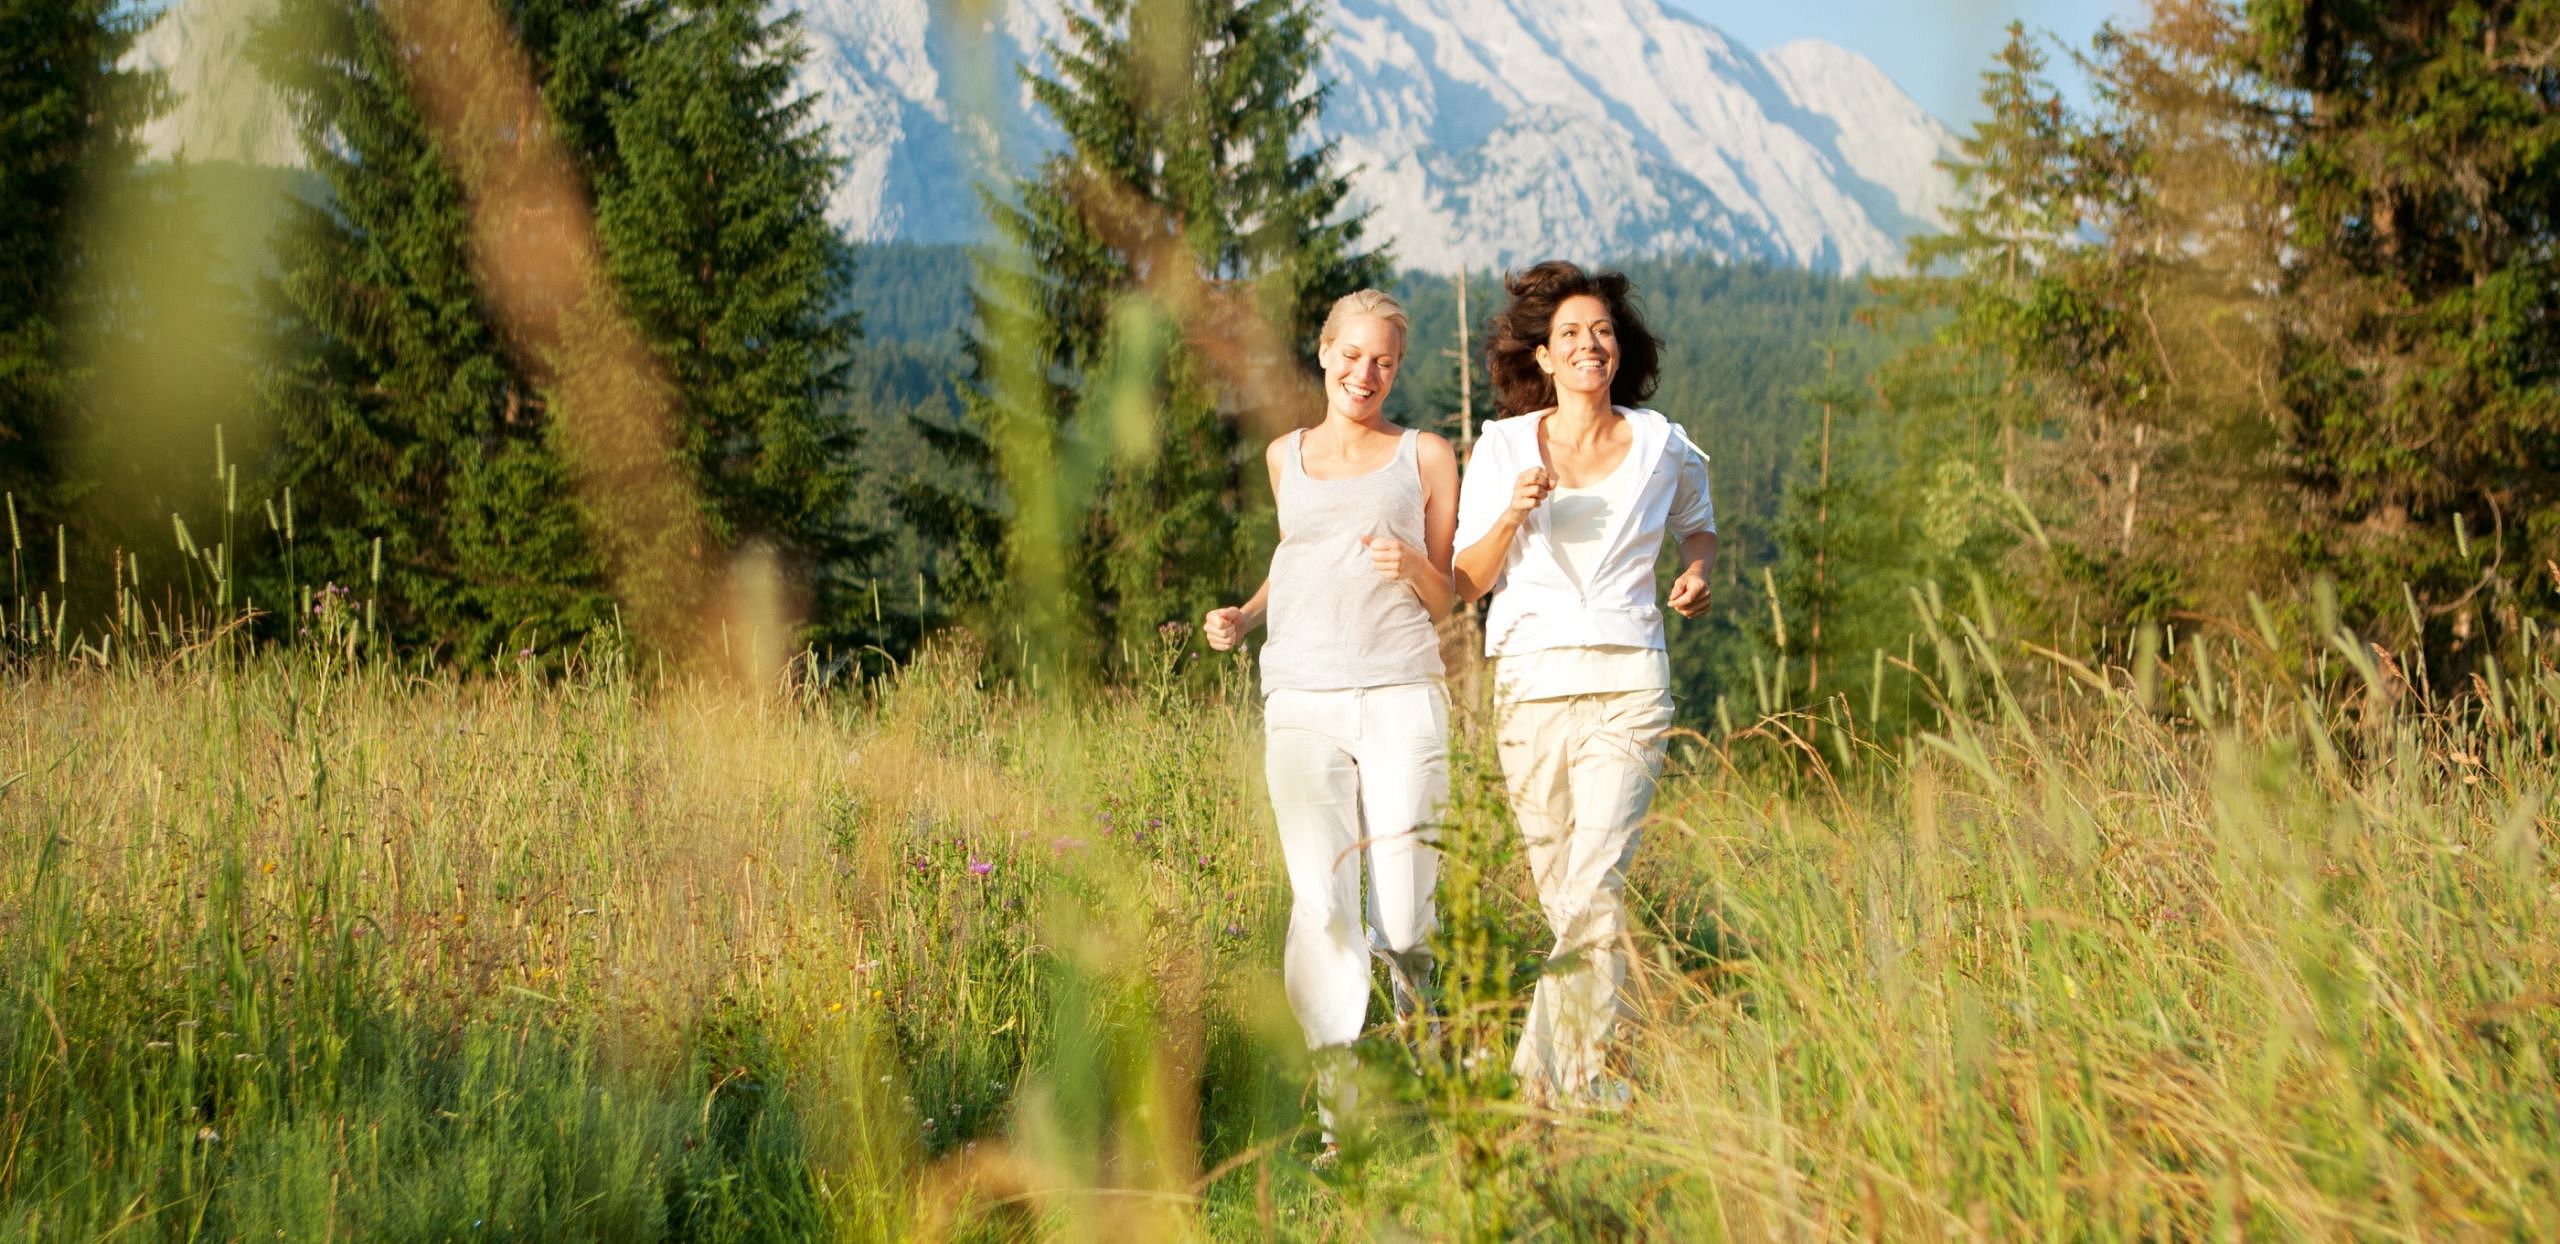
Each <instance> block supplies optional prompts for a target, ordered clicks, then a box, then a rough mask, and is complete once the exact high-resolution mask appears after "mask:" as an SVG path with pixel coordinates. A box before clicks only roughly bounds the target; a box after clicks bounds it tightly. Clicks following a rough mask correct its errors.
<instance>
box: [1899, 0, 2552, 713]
mask: <svg viewBox="0 0 2560 1244" xmlns="http://www.w3.org/2000/svg"><path fill="white" fill-rule="evenodd" d="M2555 38H2560V7H2555V6H2552V5H2549V4H2536V3H2519V4H2495V5H2463V6H2451V7H2444V6H2393V5H2381V4H2359V5H2346V6H2316V5H2307V4H2292V3H2281V2H2269V3H2251V4H2246V5H2235V4H2228V3H2220V2H2218V0H2179V2H2177V3H2171V4H2166V5H2162V6H2158V7H2157V9H2156V11H2155V12H2154V13H2153V14H2152V15H2151V16H2150V18H2149V19H2148V20H2147V21H2146V22H2144V23H2142V24H2141V25H2139V26H2136V27H2134V28H2131V29H2115V28H2110V29H2109V30H2107V31H2105V32H2103V33H2102V34H2101V35H2100V36H2099V37H2098V39H2097V40H2096V41H2095V43H2094V44H2093V46H2092V48H2091V49H2090V50H2089V51H2088V52H2087V53H2086V54H2085V55H2083V56H2082V58H2081V60H2082V64H2083V67H2084V68H2085V69H2086V70H2087V72H2088V73H2089V75H2090V77H2091V79H2092V83H2093V89H2094V92H2095V95H2096V99H2097V106H2096V108H2095V109H2094V110H2092V111H2091V112H2090V113H2088V114H2087V115H2080V114H2076V113H2074V112H2072V111H2071V110H2069V109H2066V108H2065V107H2064V106H2063V104H2062V102H2061V100H2060V97H2059V95H2058V93H2057V92H2055V90H2054V89H2053V87H2052V85H2051V84H2050V82H2049V81H2047V80H2046V79H2045V78H2044V76H2043V56H2042V54H2041V53H2040V52H2039V51H2038V50H2037V49H2036V47H2035V46H2034V44H2033V43H2032V41H2031V40H2029V39H2028V37H2027V35H2026V34H2025V32H2024V31H2023V29H2021V28H2017V27H2013V28H2012V31H2011V40H2010V43H2009V46H2008V47H2007V48H2006V49H2004V51H2003V52H2002V53H2001V56H2000V58H1999V60H1998V62H1997V64H1996V65H1995V66H1994V67H1993V69H1992V70H1991V71H1990V72H1989V73H1987V74H1986V75H1985V81H1986V89H1985V92H1984V95H1983V99H1984V102H1985V104H1986V105H1987V106H1988V109H1989V116H1988V117H1987V118H1986V119H1985V120H1984V121H1983V122H1982V123H1981V124H1979V125H1977V126H1976V128H1975V130H1974V132H1973V134H1972V135H1971V136H1970V137H1968V138H1967V139H1966V140H1965V143H1964V148H1963V150H1964V155H1963V159H1962V160H1961V161H1960V162H1959V163H1958V164H1957V165H1956V173H1957V176H1958V179H1959V181H1960V183H1961V184H1962V185H1963V186H1964V187H1965V188H1966V189H1967V190H1968V191H1970V192H1971V194H1972V201H1971V203H1970V205H1969V206H1967V207H1965V208H1962V209H1959V210H1957V211H1956V212H1954V213H1952V215H1951V219H1950V224H1951V226H1952V227H1951V228H1950V230H1949V231H1948V232H1947V233H1946V234H1944V235H1941V236H1937V237H1931V238H1924V239H1920V240H1918V241H1916V242H1915V243H1914V244H1913V248H1912V254H1913V257H1914V261H1915V266H1916V267H1917V268H1919V270H1920V272H1921V275H1920V276H1918V277H1916V278H1914V279H1912V280H1910V281H1908V282H1905V283H1903V284H1902V285H1901V287H1900V293H1901V295H1902V297H1901V302H1902V304H1903V305H1905V306H1909V307H1915V308H1921V309H1924V310H1928V311H1930V312H1932V313H1935V314H1937V315H1940V316H1943V317H1944V318H1943V320H1942V321H1941V322H1940V324H1939V327H1938V328H1937V329H1936V331H1935V332H1933V333H1932V334H1931V335H1930V337H1929V338H1928V339H1927V340H1926V341H1924V342H1921V343H1918V344H1915V345H1913V346H1912V347H1911V348H1909V349H1907V350H1906V351H1905V352H1904V353H1903V354H1902V355H1901V356H1899V357H1898V358H1896V359H1895V360H1894V361H1893V362H1892V363H1891V364H1890V365H1888V366H1887V367H1886V368H1885V369H1884V370H1883V371H1882V372H1881V373H1880V375H1879V379H1878V394H1879V396H1880V398H1881V399H1882V407H1883V418H1882V419H1880V420H1878V421H1875V422H1873V423H1871V424H1869V425H1868V426H1867V427H1866V428H1865V429H1864V430H1863V431H1862V432H1861V433H1860V435H1862V436H1865V437H1870V438H1873V439H1874V440H1875V442H1876V444H1877V446H1878V447H1882V446H1888V445H1889V446H1892V447H1893V451H1894V452H1895V453H1896V454H1898V455H1899V456H1900V458H1901V465H1900V467H1899V468H1898V470H1899V472H1900V474H1901V476H1902V480H1901V482H1900V483H1899V484H1898V485H1897V486H1895V487H1894V488H1893V489H1892V490H1891V491H1892V492H1893V493H1894V494H1897V495H1902V496H1912V495H1917V494H1916V493H1915V492H1914V488H1915V486H1916V485H1920V484H1923V483H1924V482H1925V481H1926V480H1928V479H1930V478H1932V477H1942V478H1954V477H1958V476H1969V477H1970V478H1972V479H1974V480H1976V481H1985V482H1987V481H1989V480H1992V479H1995V478H1996V479H1997V480H1998V481H1999V483H1998V485H1997V487H1996V489H1994V490H1992V491H1990V492H1979V491H1977V495H1980V496H1982V497H1983V498H1984V499H1985V500H1986V501H1989V502H1990V504H1988V505H1986V506H1982V507H1978V512H1979V513H1981V514H1983V515H1986V516H1988V517H1989V518H1990V520H1991V522H1992V523H1993V524H1994V525H1996V526H2012V527H2013V529H2014V530H2013V534H2012V537H2011V538H2010V539H2006V540H1990V541H1977V542H1968V541H1961V540H1960V541H1958V542H1957V544H1958V545H1959V546H1961V547H1967V548H1970V549H1971V550H1972V551H1971V552H1970V553H1968V554H1967V555H1965V556H1963V557H1961V558H1958V559H1957V560H1956V561H1955V562H1953V563H1948V564H1941V565H1940V566H1939V567H1938V568H1937V570H1938V574H1939V577H1943V578H1944V579H1945V581H1947V582H1955V581H1958V580H1959V579H1961V578H1963V577H1965V576H1968V575H1981V576H1983V577H1985V578H1986V579H1988V580H1990V581H1991V582H1994V583H1997V584H1999V585H2000V588H2001V590H2000V591H1999V592H1997V593H1995V595H1996V596H1998V597H1999V598H2000V600H2001V601H2002V602H2003V609H2004V612H2006V613H2008V614H2010V615H2012V616H2014V617H2015V618H2017V619H2018V620H2019V621H2020V622H2021V624H2023V625H2027V626H2029V627H2030V628H2031V629H2032V631H2033V633H2035V634H2036V635H2037V636H2038V637H2039V638H2041V639H2046V640H2049V641H2050V642H2054V643H2057V644H2060V645H2062V646H2063V647H2064V648H2065V649H2066V650H2070V651H2076V652H2083V653H2087V652H2090V651H2093V650H2094V649H2095V648H2097V647H2098V646H2100V644H2101V641H2103V640H2106V639H2107V637H2110V636H2114V637H2122V636H2125V635H2127V634H2128V633H2129V632H2131V631H2134V630H2138V629H2140V628H2143V627H2148V626H2156V625H2159V624H2162V623H2167V622H2180V621H2183V622H2185V623H2187V624H2188V625H2189V626H2192V625H2193V624H2194V623H2195V621H2196V620H2197V619H2199V618H2205V619H2218V620H2220V621H2221V622H2224V623H2236V622H2237V621H2238V620H2239V619H2243V618H2247V617H2250V616H2252V614H2253V613H2255V612H2256V611H2259V610H2260V609H2261V608H2262V604H2261V602H2263V601H2264V600H2266V599H2296V600H2299V599H2306V598H2309V597H2310V596H2311V595H2312V594H2313V593H2312V589H2313V586H2314V585H2315V583H2318V582H2324V581H2325V582H2329V583H2332V584H2334V586H2335V588H2336V589H2337V591H2338V594H2339V600H2338V603H2339V605H2340V607H2341V609H2342V610H2343V612H2344V615H2345V616H2346V617H2347V618H2348V619H2350V620H2351V621H2352V622H2353V623H2354V624H2355V625H2356V626H2357V627H2359V628H2360V629H2362V630H2363V631H2365V632H2366V633H2368V634H2371V635H2374V636H2376V637H2378V638H2382V639H2384V640H2385V641H2386V642H2389V643H2391V644H2392V645H2394V646H2397V647H2403V648H2406V649H2408V650H2410V651H2413V652H2414V651H2424V652H2426V653H2428V654H2429V659H2430V660H2432V661H2434V662H2437V663H2439V666H2440V667H2441V668H2438V669H2437V670H2435V671H2432V672H2433V673H2434V674H2436V675H2439V676H2441V675H2444V674H2448V673H2453V672H2456V671H2460V670H2468V669H2471V668H2474V666H2475V663H2476V662H2477V661H2478V660H2479V659H2480V654H2481V653H2484V652H2486V651H2490V650H2492V649H2494V648H2495V647H2496V646H2497V645H2496V644H2495V643H2494V642H2492V641H2493V640H2494V638H2495V637H2496V636H2499V635H2509V634H2513V633H2515V632H2517V631H2518V629H2519V628H2520V627H2522V625H2523V623H2524V622H2525V621H2526V620H2528V619H2530V618H2542V619H2544V620H2546V621H2547V620H2549V619H2550V618H2551V617H2553V616H2555V615H2560V582H2554V581H2550V580H2546V579H2545V578H2544V577H2543V574H2542V572H2543V571H2545V570H2546V569H2547V567H2546V566H2545V563H2546V562H2550V561H2552V560H2554V558H2555V555H2560V544H2554V543H2553V542H2552V533H2553V532H2555V531H2560V519H2555V518H2554V517H2552V516H2553V515H2554V514H2560V475H2555V474H2554V472H2553V466H2554V464H2555V463H2560V385H2555V384H2554V383H2553V381H2554V379H2555V375H2554V371H2553V369H2554V367H2555V365H2560V363H2555V360H2560V336H2555V333H2560V327H2555V325H2560V314H2555V312H2560V305H2555V299H2560V271H2556V270H2555V269H2554V268H2553V265H2554V264H2555V263H2560V259H2555V256H2560V213H2555V210H2554V209H2555V207H2560V158H2555V156H2554V154H2553V153H2554V152H2555V151H2560V144H2555V143H2554V142H2553V141H2552V140H2553V137H2554V135H2560V104H2555V102H2554V101H2555V99H2560V90H2555V87H2554V81H2555V79H2554V76H2553V75H2554V70H2553V69H2552V67H2551V65H2550V64H2549V63H2548V58H2547V57H2541V56H2539V55H2538V54H2537V53H2529V52H2523V51H2519V49H2524V48H2540V47H2545V46H2548V45H2550V44H2551V43H2552V42H2553V41H2554V39H2555ZM2003 511H2005V513H2003ZM2013 520H2014V521H2013ZM2004 550H2006V551H2004ZM1904 560H1905V562H1906V564H1905V565H1904V566H1903V567H1901V568H1900V569H1898V570H1895V571H1893V572H1892V573H1896V574H1899V575H1902V576H1904V577H1905V578H1906V580H1909V579H1911V577H1912V576H1914V575H1920V574H1925V573H1927V571H1926V570H1925V569H1924V567H1923V566H1922V565H1920V564H1919V562H1920V561H1923V560H1925V559H1904ZM2422 673H2424V672H2422Z"/></svg>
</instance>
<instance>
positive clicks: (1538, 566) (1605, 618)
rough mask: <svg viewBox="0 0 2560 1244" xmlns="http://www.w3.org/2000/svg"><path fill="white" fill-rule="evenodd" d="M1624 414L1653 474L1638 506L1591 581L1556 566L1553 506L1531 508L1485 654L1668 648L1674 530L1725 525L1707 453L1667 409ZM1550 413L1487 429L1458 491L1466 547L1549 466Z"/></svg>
mask: <svg viewBox="0 0 2560 1244" xmlns="http://www.w3.org/2000/svg"><path fill="white" fill-rule="evenodd" d="M1617 410H1618V413H1619V414H1621V415H1624V416H1626V418H1627V423H1628V425H1629V426H1630V428H1631V429H1632V430H1633V431H1634V433H1635V444H1634V445H1632V446H1630V447H1629V448H1628V449H1627V453H1628V454H1629V455H1630V456H1631V457H1633V458H1634V459H1635V461H1636V463H1637V464H1638V466H1639V468H1640V469H1643V470H1645V475H1644V477H1643V479H1642V481H1641V482H1640V483H1639V484H1638V485H1637V487H1636V493H1635V504H1634V505H1632V506H1631V507H1629V508H1628V509H1626V510H1623V511H1621V512H1619V513H1618V514H1617V515H1615V516H1614V517H1612V518H1611V520H1610V524H1611V525H1610V528H1609V530H1608V532H1607V533H1606V534H1604V535H1603V536H1602V537H1601V540H1600V548H1601V553H1600V556H1599V558H1598V559H1597V560H1596V561H1595V562H1594V563H1593V564H1592V567H1591V570H1590V574H1589V577H1588V579H1587V581H1586V583H1585V584H1584V585H1576V584H1575V582H1574V578H1573V576H1572V575H1570V574H1568V573H1566V572H1565V568H1564V567H1563V566H1562V565H1560V564H1558V563H1557V561H1556V557H1555V548H1554V546H1553V545H1552V544H1551V543H1549V541H1548V537H1547V511H1548V509H1549V508H1550V507H1548V506H1544V505H1541V506H1539V507H1538V508H1537V509H1535V510H1532V511H1530V514H1529V521H1528V522H1527V523H1525V524H1523V525H1522V526H1521V528H1520V533H1519V534H1518V535H1517V536H1515V537H1513V539H1512V541H1511V557H1510V560H1508V561H1506V562H1504V563H1503V566H1502V575H1501V577H1500V578H1498V579H1496V580H1495V581H1494V585H1493V593H1494V594H1493V603H1492V604H1490V605H1488V606H1486V608H1485V615H1484V651H1485V655H1486V656H1491V657H1502V656H1517V655H1519V654H1521V653H1524V652H1538V651H1541V650H1544V649H1548V648H1588V647H1602V646H1607V647H1622V648H1660V647H1662V646H1663V637H1662V607H1661V605H1660V603H1659V601H1660V596H1659V595H1658V594H1657V592H1656V590H1655V587H1654V563H1655V561H1656V559H1657V558H1659V557H1660V556H1661V553H1662V539H1663V537H1664V536H1665V535H1666V534H1667V535H1670V536H1672V537H1673V538H1675V539H1686V538H1688V537H1690V536H1692V535H1696V534H1698V533H1700V532H1712V531H1714V530H1715V529H1716V508H1715V501H1714V500H1713V498H1712V497H1711V495H1710V494H1709V491H1708V487H1707V455H1706V454H1705V453H1704V452H1702V451H1700V450H1699V448H1698V446H1697V445H1696V444H1695V443H1694V442H1692V441H1691V440H1690V439H1689V434H1688V433H1687V432H1684V431H1682V430H1681V428H1680V425H1678V424H1676V423H1673V422H1672V421H1670V420H1669V419H1666V418H1664V417H1663V416H1662V414H1661V413H1660V412H1658V411H1653V410H1645V409H1635V408H1630V407H1626V406H1620V407H1618V408H1617ZM1549 413H1550V412H1548V411H1543V410H1541V411H1533V412H1531V413H1529V414H1525V415H1514V416H1512V417H1511V418H1508V419H1496V420H1494V421H1492V422H1491V423H1488V424H1486V425H1484V429H1483V431H1482V432H1481V433H1480V434H1479V436H1478V438H1477V440H1476V447H1475V453H1474V456H1472V457H1471V458H1469V459H1468V461H1467V473H1466V480H1465V482H1464V483H1462V484H1461V485H1460V486H1459V488H1458V536H1457V547H1459V548H1461V549H1464V548H1468V547H1471V546H1473V545H1474V544H1475V543H1476V542H1477V541H1479V540H1482V539H1484V538H1485V536H1486V535H1487V534H1488V533H1490V532H1491V531H1492V530H1493V527H1494V524H1495V523H1496V522H1497V521H1499V520H1500V519H1501V517H1502V512H1503V511H1504V510H1506V509H1508V508H1510V505H1511V493H1512V486H1513V485H1514V484H1515V483H1516V482H1518V480H1519V478H1520V473H1521V472H1522V471H1526V470H1528V469H1529V468H1530V467H1533V466H1538V465H1540V464H1541V463H1543V462H1544V461H1545V460H1544V458H1542V457H1541V456H1540V455H1539V453H1538V421H1539V420H1540V419H1543V418H1545V417H1546V416H1547V415H1548V414H1549ZM1646 464H1650V465H1649V467H1648V466H1646Z"/></svg>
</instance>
